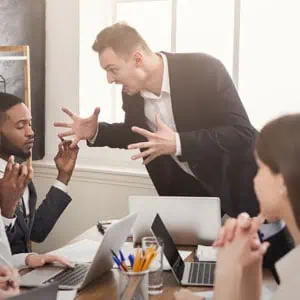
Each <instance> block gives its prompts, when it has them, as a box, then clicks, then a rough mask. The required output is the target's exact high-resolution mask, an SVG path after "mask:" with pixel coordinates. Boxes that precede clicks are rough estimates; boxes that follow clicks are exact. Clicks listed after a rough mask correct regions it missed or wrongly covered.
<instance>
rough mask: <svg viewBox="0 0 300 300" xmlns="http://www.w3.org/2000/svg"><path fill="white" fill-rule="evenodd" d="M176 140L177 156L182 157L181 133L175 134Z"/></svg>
mask: <svg viewBox="0 0 300 300" xmlns="http://www.w3.org/2000/svg"><path fill="white" fill-rule="evenodd" d="M175 139H176V152H175V156H180V155H181V154H182V153H181V142H180V137H179V133H178V132H175Z"/></svg>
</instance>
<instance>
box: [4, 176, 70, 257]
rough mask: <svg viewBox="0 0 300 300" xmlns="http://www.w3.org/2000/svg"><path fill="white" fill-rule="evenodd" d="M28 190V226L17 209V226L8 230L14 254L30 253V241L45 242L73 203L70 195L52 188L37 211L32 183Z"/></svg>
mask: <svg viewBox="0 0 300 300" xmlns="http://www.w3.org/2000/svg"><path fill="white" fill-rule="evenodd" d="M28 188H29V210H30V215H29V220H28V224H27V223H26V221H25V219H24V215H23V213H22V212H21V211H20V210H19V208H18V207H17V209H16V215H17V220H16V222H15V225H14V226H13V227H12V228H9V229H6V234H7V237H8V240H9V243H10V247H11V250H12V253H13V254H16V253H25V252H30V251H31V250H30V249H29V247H28V242H29V241H34V242H36V243H41V242H43V241H44V240H45V239H46V237H47V236H48V234H49V233H50V231H51V230H52V228H53V227H54V225H55V223H56V222H57V220H58V218H59V217H60V215H61V214H62V213H63V211H64V210H65V208H66V207H67V206H68V204H69V203H70V201H71V198H70V196H69V195H67V194H66V193H64V192H63V191H61V190H59V189H57V188H55V187H51V189H50V191H49V192H48V194H47V195H46V199H45V200H44V201H43V202H42V203H41V205H40V206H39V208H38V209H36V202H37V195H36V190H35V187H34V185H33V183H32V182H31V183H30V184H29V185H28Z"/></svg>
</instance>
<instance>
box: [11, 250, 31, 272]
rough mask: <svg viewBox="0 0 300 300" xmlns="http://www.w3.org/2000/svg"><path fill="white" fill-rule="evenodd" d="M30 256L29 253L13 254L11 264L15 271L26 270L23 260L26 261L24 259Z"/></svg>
mask: <svg viewBox="0 0 300 300" xmlns="http://www.w3.org/2000/svg"><path fill="white" fill-rule="evenodd" d="M29 254H31V253H19V254H14V255H13V256H12V263H13V266H14V267H15V268H16V269H23V268H26V267H27V266H26V263H25V260H26V257H27V256H28V255H29Z"/></svg>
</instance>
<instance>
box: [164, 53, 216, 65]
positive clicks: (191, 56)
mask: <svg viewBox="0 0 300 300" xmlns="http://www.w3.org/2000/svg"><path fill="white" fill-rule="evenodd" d="M162 53H163V54H164V55H166V57H167V58H168V59H186V60H199V61H206V62H212V63H220V60H219V59H218V58H216V57H214V56H212V55H210V54H208V53H204V52H193V53H190V52H162Z"/></svg>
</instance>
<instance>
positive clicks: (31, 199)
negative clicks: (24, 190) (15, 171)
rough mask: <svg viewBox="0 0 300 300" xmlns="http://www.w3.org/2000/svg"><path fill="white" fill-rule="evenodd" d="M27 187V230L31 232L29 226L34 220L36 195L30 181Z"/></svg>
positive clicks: (30, 226)
mask: <svg viewBox="0 0 300 300" xmlns="http://www.w3.org/2000/svg"><path fill="white" fill-rule="evenodd" d="M28 189H29V212H30V213H29V224H28V225H29V229H30V230H29V231H30V232H31V228H32V225H33V221H34V216H35V210H36V201H37V196H36V190H35V187H34V185H33V183H32V181H31V182H30V183H29V184H28Z"/></svg>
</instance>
